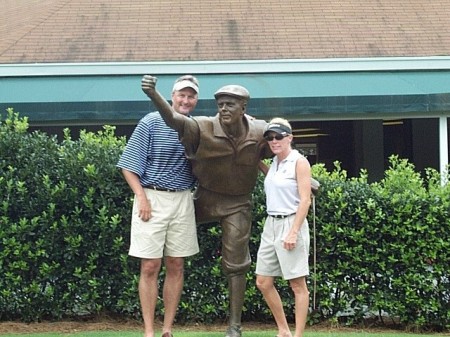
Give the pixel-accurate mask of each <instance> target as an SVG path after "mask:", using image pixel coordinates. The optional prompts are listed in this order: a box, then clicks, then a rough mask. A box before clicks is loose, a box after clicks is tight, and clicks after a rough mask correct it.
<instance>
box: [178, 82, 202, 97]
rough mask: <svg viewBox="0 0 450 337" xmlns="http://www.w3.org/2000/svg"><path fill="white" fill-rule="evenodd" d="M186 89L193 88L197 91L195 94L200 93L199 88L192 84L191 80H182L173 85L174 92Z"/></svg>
mask: <svg viewBox="0 0 450 337" xmlns="http://www.w3.org/2000/svg"><path fill="white" fill-rule="evenodd" d="M184 88H192V89H194V90H195V92H196V93H197V94H198V93H199V90H198V86H197V85H196V84H195V83H194V82H191V81H189V80H182V81H180V82H176V83H175V84H174V85H173V90H172V91H179V90H183V89H184Z"/></svg>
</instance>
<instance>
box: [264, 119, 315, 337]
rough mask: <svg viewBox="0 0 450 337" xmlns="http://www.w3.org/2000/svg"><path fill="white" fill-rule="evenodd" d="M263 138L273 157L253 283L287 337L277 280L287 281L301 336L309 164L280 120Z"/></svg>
mask: <svg viewBox="0 0 450 337" xmlns="http://www.w3.org/2000/svg"><path fill="white" fill-rule="evenodd" d="M264 138H265V139H266V140H267V142H268V143H269V146H270V149H271V150H272V152H273V153H274V154H275V157H274V159H273V162H272V164H271V166H270V168H266V170H265V171H266V172H265V173H266V178H265V180H264V191H265V193H266V206H267V214H268V217H267V219H266V222H265V225H264V230H263V233H262V236H261V244H260V247H259V250H258V257H257V262H256V285H257V287H258V289H259V290H260V291H261V293H262V294H263V296H264V299H265V300H266V302H267V305H268V306H269V308H270V310H271V312H272V314H273V316H274V319H275V322H276V324H277V327H278V335H277V337H292V334H291V332H290V330H289V326H288V323H287V320H286V315H285V313H284V309H283V304H282V302H281V298H280V295H279V293H278V291H277V290H276V288H275V286H274V279H275V277H276V276H282V277H283V278H284V279H286V280H289V284H290V287H291V289H292V291H293V292H294V295H295V335H294V337H302V336H303V331H304V329H305V325H306V318H307V315H308V307H309V292H308V288H307V285H306V276H307V275H309V266H308V253H309V227H308V221H307V219H306V216H307V214H308V210H309V206H310V204H311V195H310V193H311V166H310V164H309V162H308V160H307V159H306V158H305V157H304V156H302V155H301V154H300V153H299V152H298V151H297V150H295V149H293V148H292V146H291V143H292V139H293V136H292V128H291V125H290V124H289V122H288V121H287V120H285V119H283V118H274V119H272V120H271V121H270V123H269V124H268V125H267V128H266V131H265V132H264Z"/></svg>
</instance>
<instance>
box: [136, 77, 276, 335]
mask: <svg viewBox="0 0 450 337" xmlns="http://www.w3.org/2000/svg"><path fill="white" fill-rule="evenodd" d="M156 81H157V79H156V78H155V77H153V76H150V75H145V76H144V77H143V79H142V90H143V91H144V92H145V93H146V94H147V96H148V97H149V98H150V99H151V100H152V101H153V103H154V104H155V106H156V107H158V110H159V111H160V112H161V116H162V117H163V119H164V120H165V121H166V123H167V125H169V126H170V127H172V128H173V129H175V130H176V131H177V132H178V134H179V136H180V140H181V142H182V143H183V145H184V146H185V149H186V156H187V158H188V159H189V160H190V162H191V163H192V169H193V173H194V175H195V176H196V177H197V179H198V187H197V190H196V192H195V195H194V202H195V213H196V218H197V223H207V222H212V221H219V222H220V224H221V226H222V267H223V270H224V273H225V275H226V276H227V279H228V286H229V296H230V320H229V327H228V329H227V332H226V337H240V336H241V314H242V308H243V304H244V295H245V288H246V279H245V275H246V273H247V271H248V270H249V267H250V262H251V261H250V254H249V245H248V243H249V238H250V230H251V222H252V221H251V216H252V200H251V194H252V190H253V187H254V186H255V184H256V179H257V176H258V166H259V163H260V160H261V159H262V158H268V157H269V156H270V154H271V153H270V150H269V149H268V147H267V144H266V142H264V140H263V133H264V128H265V126H266V124H267V123H266V122H265V121H262V120H256V119H250V118H247V116H246V107H247V102H248V100H249V98H250V95H249V93H248V91H247V89H245V88H244V87H242V86H239V85H228V86H225V87H222V88H220V89H219V90H218V91H217V92H216V93H215V95H214V96H215V98H216V102H217V107H218V114H217V115H216V116H215V117H194V118H188V117H186V116H183V115H181V114H177V113H176V112H175V111H174V110H173V108H171V107H170V105H169V104H168V103H167V101H166V100H165V99H164V97H163V96H161V94H160V93H159V92H158V91H157V90H156V88H155V86H156Z"/></svg>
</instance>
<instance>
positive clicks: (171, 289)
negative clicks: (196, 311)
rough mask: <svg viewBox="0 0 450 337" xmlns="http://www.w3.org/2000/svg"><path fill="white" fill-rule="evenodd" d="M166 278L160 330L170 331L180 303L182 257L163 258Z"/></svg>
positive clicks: (182, 270)
mask: <svg viewBox="0 0 450 337" xmlns="http://www.w3.org/2000/svg"><path fill="white" fill-rule="evenodd" d="M165 265H166V279H165V280H164V289H163V300H164V326H163V330H162V332H163V333H165V332H169V333H171V332H172V326H173V321H174V320H175V314H176V313H177V309H178V304H179V303H180V297H181V292H182V290H183V281H184V258H182V257H169V256H167V257H166V258H165Z"/></svg>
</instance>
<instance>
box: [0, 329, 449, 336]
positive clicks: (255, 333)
mask: <svg viewBox="0 0 450 337" xmlns="http://www.w3.org/2000/svg"><path fill="white" fill-rule="evenodd" d="M275 335H276V331H275V330H270V331H269V330H268V331H260V330H257V331H247V330H244V332H243V337H274V336H275ZM0 336H2V337H69V336H73V337H142V332H141V331H81V332H50V333H28V334H27V333H19V334H17V333H12V334H0ZM159 336H161V334H160V333H158V334H156V337H159ZM223 336H224V332H223V331H220V332H217V331H214V332H212V331H203V332H201V331H174V337H223ZM305 336H306V337H424V336H445V335H444V334H412V333H404V332H398V333H397V332H391V331H389V332H369V331H367V332H366V331H351V332H349V331H333V330H330V331H320V332H318V331H308V330H307V331H306V332H305ZM447 336H448V334H447Z"/></svg>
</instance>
